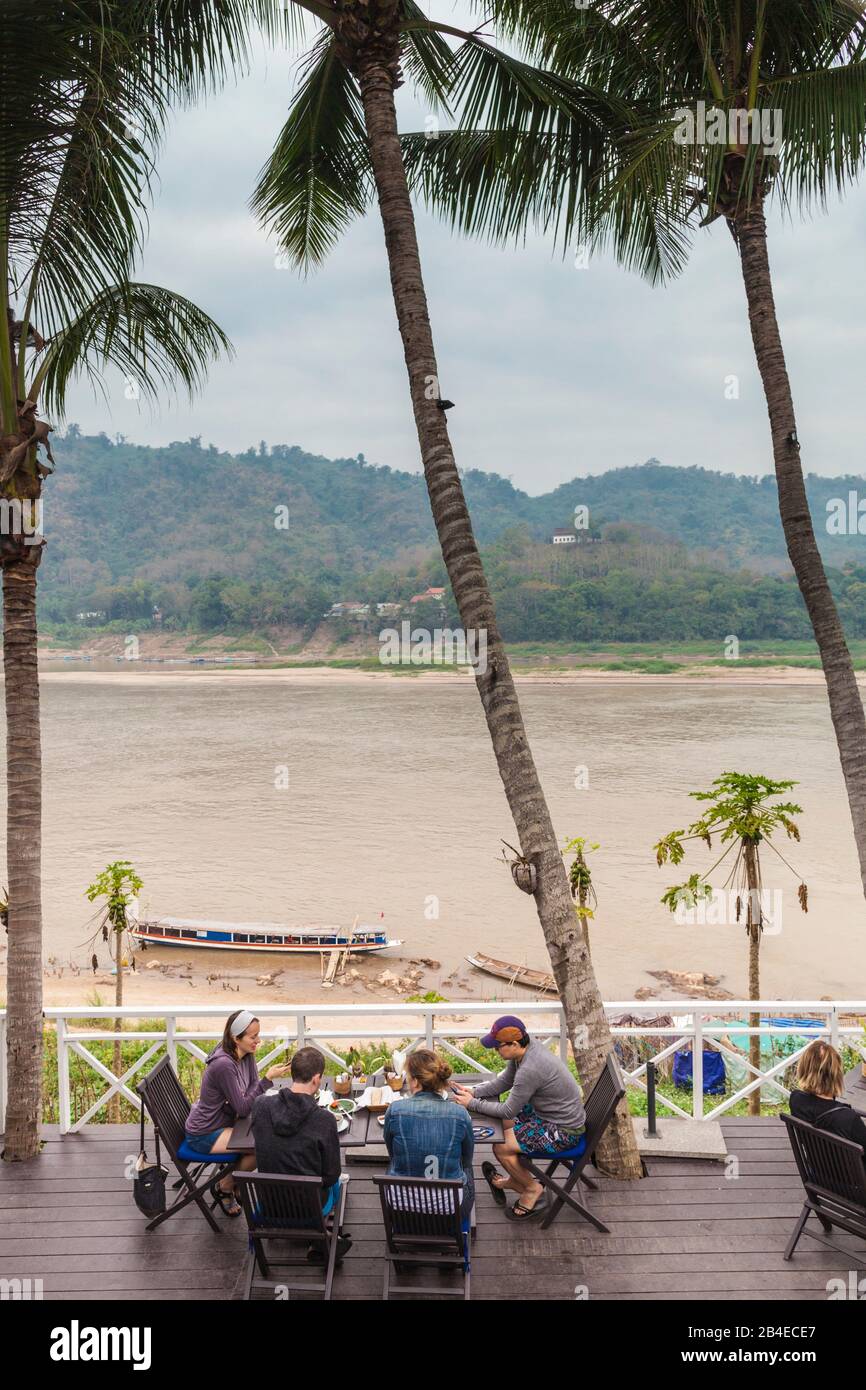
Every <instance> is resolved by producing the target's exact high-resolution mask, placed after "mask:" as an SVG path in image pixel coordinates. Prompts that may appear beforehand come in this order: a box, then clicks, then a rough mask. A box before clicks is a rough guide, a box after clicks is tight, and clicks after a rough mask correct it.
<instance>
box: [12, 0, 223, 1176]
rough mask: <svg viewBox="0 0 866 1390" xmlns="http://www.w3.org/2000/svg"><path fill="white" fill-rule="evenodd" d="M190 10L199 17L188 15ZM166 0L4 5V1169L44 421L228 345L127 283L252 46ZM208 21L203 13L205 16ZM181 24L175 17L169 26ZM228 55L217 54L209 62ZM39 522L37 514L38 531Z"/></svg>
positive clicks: (16, 1034)
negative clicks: (178, 171)
mask: <svg viewBox="0 0 866 1390" xmlns="http://www.w3.org/2000/svg"><path fill="white" fill-rule="evenodd" d="M178 5H179V7H180V11H190V6H189V5H188V4H186V3H185V0H183V3H181V0H178ZM173 8H174V9H177V8H178V7H177V6H173V5H172V4H171V3H164V2H163V0H160V2H159V3H157V0H148V3H145V0H125V3H124V0H44V3H40V6H39V13H38V22H34V13H33V6H32V5H31V4H30V3H29V0H7V3H6V4H4V8H3V19H2V24H0V276H2V284H3V287H4V290H3V296H4V301H5V305H6V309H5V314H4V318H5V322H6V327H5V328H0V512H2V526H0V565H2V569H3V659H4V667H5V704H6V730H7V734H6V739H7V743H6V746H7V789H8V795H7V803H8V809H7V843H6V854H7V862H8V877H9V902H8V934H9V952H8V963H7V995H8V1000H7V1050H8V1095H9V1100H8V1104H7V1111H6V1132H5V1149H4V1157H5V1158H7V1159H13V1160H21V1159H28V1158H32V1157H33V1156H34V1155H35V1154H36V1153H37V1152H38V1147H39V1120H40V1113H41V1102H42V913H41V889H40V872H41V838H40V837H41V741H40V726H39V682H38V676H37V666H36V641H37V632H36V573H37V569H38V565H39V561H40V558H41V552H42V547H43V545H44V540H43V538H42V535H41V526H40V525H39V522H40V512H39V509H40V508H41V499H42V489H43V485H44V482H45V480H46V479H47V478H48V477H49V476H50V473H51V472H52V468H53V460H52V458H51V451H50V445H49V434H50V430H51V428H52V427H51V425H50V424H49V423H48V419H47V418H45V415H44V414H41V413H42V412H45V413H47V415H48V416H49V417H53V418H57V417H58V416H60V415H62V413H63V408H64V402H65V398H66V392H67V388H68V385H69V383H70V382H71V381H72V380H73V379H74V378H75V377H77V376H78V375H85V376H88V377H90V378H91V379H93V380H94V381H97V382H100V381H101V380H102V373H103V372H104V371H105V370H106V369H117V368H119V369H120V370H121V372H123V373H124V374H125V375H127V376H128V377H130V378H132V379H133V380H134V381H135V383H136V385H137V387H138V390H139V394H140V396H141V397H143V398H145V399H146V398H150V399H151V400H153V401H156V400H158V399H159V396H160V394H161V393H162V392H163V391H165V390H166V389H167V388H169V387H170V386H171V385H172V384H173V383H176V382H180V383H181V384H182V385H183V386H185V387H186V388H187V389H188V390H189V391H190V392H192V391H193V390H194V389H195V388H196V387H197V386H198V385H199V383H200V381H201V380H202V377H203V373H204V370H205V368H206V365H207V363H208V362H209V361H210V360H211V359H212V358H214V357H215V356H217V355H218V354H219V353H221V352H223V351H225V350H227V349H228V347H229V344H228V340H227V339H226V337H225V335H224V334H223V333H222V331H221V330H220V329H219V328H218V327H217V325H216V324H215V323H214V322H213V321H212V320H211V319H210V318H209V317H208V316H207V315H206V314H205V313H203V311H202V310H200V309H198V308H197V307H196V306H195V305H194V304H191V303H190V302H189V301H188V300H186V299H184V298H182V297H181V296H179V295H175V294H172V293H171V292H170V291H169V290H166V289H162V288H161V287H159V286H156V285H149V284H142V283H137V282H135V281H134V280H133V278H132V274H133V270H134V263H135V256H136V251H137V248H138V245H139V242H140V238H141V233H142V219H143V215H144V211H145V208H146V195H147V187H148V180H149V176H150V172H151V160H150V155H149V150H150V149H151V148H152V147H153V144H154V142H155V140H156V138H157V136H158V134H159V129H160V125H161V121H162V119H163V117H164V115H165V113H166V110H167V103H168V99H169V97H170V96H171V95H173V94H175V93H180V92H186V93H190V92H192V91H194V90H196V89H197V87H198V86H199V85H200V84H201V83H202V82H203V81H204V80H205V74H206V73H207V72H208V71H209V70H210V71H213V70H216V69H218V68H219V65H220V64H221V63H222V62H223V58H222V57H220V56H219V44H218V43H217V40H219V43H221V44H222V45H223V50H222V51H223V52H224V53H227V54H229V55H230V54H231V53H232V52H235V51H238V50H239V48H240V46H241V40H240V34H241V29H240V19H239V15H240V13H241V9H246V8H247V7H246V6H244V7H239V6H236V5H234V4H227V5H223V6H221V7H218V8H219V12H220V13H219V17H218V18H211V19H210V20H209V22H208V23H207V24H203V25H202V26H201V27H199V28H195V27H194V26H190V27H189V28H181V27H178V26H177V25H176V24H173V22H172V20H173V16H172V13H171V11H172V9H173ZM208 8H209V7H205V6H202V9H203V10H204V9H208ZM174 17H175V18H176V16H174ZM215 45H216V48H215V47H214V46H215ZM34 512H35V515H34Z"/></svg>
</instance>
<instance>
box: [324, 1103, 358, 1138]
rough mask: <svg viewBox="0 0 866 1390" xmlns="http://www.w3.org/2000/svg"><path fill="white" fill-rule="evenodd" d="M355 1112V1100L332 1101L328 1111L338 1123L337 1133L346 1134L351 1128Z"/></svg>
mask: <svg viewBox="0 0 866 1390" xmlns="http://www.w3.org/2000/svg"><path fill="white" fill-rule="evenodd" d="M354 1110H355V1102H354V1101H353V1100H332V1101H331V1103H330V1104H329V1105H328V1111H329V1112H330V1114H332V1115H333V1117H334V1119H335V1120H336V1122H337V1133H338V1134H345V1132H346V1130H347V1129H348V1128H349V1124H350V1120H351V1115H352V1112H353V1111H354Z"/></svg>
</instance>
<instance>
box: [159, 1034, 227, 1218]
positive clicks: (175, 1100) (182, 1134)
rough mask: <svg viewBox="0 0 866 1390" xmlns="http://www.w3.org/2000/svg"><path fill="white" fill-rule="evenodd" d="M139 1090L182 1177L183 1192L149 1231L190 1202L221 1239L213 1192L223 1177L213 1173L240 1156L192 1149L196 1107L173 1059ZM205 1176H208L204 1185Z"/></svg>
mask: <svg viewBox="0 0 866 1390" xmlns="http://www.w3.org/2000/svg"><path fill="white" fill-rule="evenodd" d="M135 1089H136V1090H137V1091H138V1094H139V1095H140V1096H141V1103H142V1105H143V1106H144V1108H145V1110H146V1111H147V1113H148V1115H149V1116H150V1118H151V1120H152V1121H153V1127H154V1129H155V1130H156V1131H157V1132H158V1134H159V1137H160V1140H161V1141H162V1143H163V1144H165V1147H166V1149H167V1150H168V1153H169V1156H170V1158H171V1161H172V1163H173V1164H174V1166H175V1168H176V1169H177V1171H178V1173H179V1174H180V1177H179V1179H178V1181H177V1182H176V1183H175V1184H174V1186H175V1187H176V1188H181V1189H182V1190H181V1192H180V1193H179V1194H178V1196H177V1198H176V1199H175V1201H174V1202H173V1203H172V1205H171V1206H170V1207H168V1208H167V1209H166V1210H165V1211H163V1212H160V1214H159V1216H155V1217H154V1219H153V1220H152V1221H149V1222H148V1223H147V1226H146V1227H145V1230H148V1231H152V1230H154V1228H155V1227H157V1226H160V1225H161V1224H162V1222H163V1221H167V1220H168V1218H169V1217H170V1216H176V1215H177V1213H178V1212H179V1211H183V1209H184V1207H188V1206H189V1204H190V1202H195V1204H196V1206H197V1207H198V1208H199V1210H200V1212H201V1213H202V1216H203V1217H204V1218H205V1220H206V1221H207V1223H208V1225H209V1226H210V1227H211V1229H212V1230H214V1231H216V1232H217V1234H218V1235H220V1234H221V1233H222V1227H221V1226H219V1225H217V1222H216V1220H215V1219H214V1216H213V1210H214V1207H215V1206H216V1205H217V1200H218V1199H217V1198H216V1197H215V1196H214V1195H213V1188H214V1184H215V1183H216V1181H217V1177H218V1176H219V1174H217V1176H215V1175H214V1173H213V1172H212V1171H211V1170H212V1169H214V1168H218V1169H220V1170H224V1169H226V1168H227V1167H229V1166H230V1165H231V1164H234V1163H237V1161H238V1159H239V1158H240V1154H231V1153H224V1154H200V1153H197V1152H196V1150H195V1149H191V1148H190V1147H189V1145H188V1144H187V1142H186V1122H187V1118H188V1116H189V1112H190V1110H191V1109H192V1107H191V1105H190V1103H189V1101H188V1100H187V1097H186V1092H185V1091H184V1089H183V1087H182V1086H181V1084H180V1082H179V1081H178V1079H177V1076H176V1074H175V1071H174V1068H173V1066H172V1065H171V1059H170V1058H169V1057H163V1058H162V1059H161V1061H159V1062H157V1064H156V1066H155V1067H154V1068H153V1070H152V1071H150V1072H148V1074H147V1076H146V1077H144V1079H143V1080H142V1081H139V1083H138V1085H137V1086H136V1088H135ZM204 1173H207V1175H208V1176H207V1177H206V1178H205V1180H204V1181H201V1178H202V1174H204ZM206 1196H210V1197H211V1203H210V1208H208V1206H207V1204H206V1202H205V1197H206Z"/></svg>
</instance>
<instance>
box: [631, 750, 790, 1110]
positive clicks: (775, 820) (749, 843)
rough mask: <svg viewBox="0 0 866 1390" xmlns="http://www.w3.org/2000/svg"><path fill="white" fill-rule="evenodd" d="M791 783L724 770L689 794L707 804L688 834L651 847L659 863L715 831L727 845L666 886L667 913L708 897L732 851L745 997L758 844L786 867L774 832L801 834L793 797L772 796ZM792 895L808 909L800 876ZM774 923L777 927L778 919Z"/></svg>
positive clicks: (755, 930) (758, 902)
mask: <svg viewBox="0 0 866 1390" xmlns="http://www.w3.org/2000/svg"><path fill="white" fill-rule="evenodd" d="M796 785H797V784H796V782H776V781H773V780H772V779H771V778H769V777H761V776H760V775H758V774H756V773H751V772H723V773H722V775H721V777H716V778H715V780H714V782H713V785H712V789H711V790H710V791H706V792H691V793H690V795H691V796H693V797H694V798H695V800H696V801H706V802H709V805H708V806H707V808H706V810H705V811H704V813H703V815H702V816H700V817H699V819H698V820H696V821H695V822H694V824H693V825H691V826H689V833H688V835H687V834H686V832H685V831H684V830H672V831H671V832H670V834H668V835H665V836H664V837H663V838H662V839H661V840H659V842H658V844H657V845H656V846H655V855H656V863H657V864H658V865H659V866H661V865H662V864H668V863H670V864H680V863H682V860H683V858H684V856H685V842H686V841H688V840H700V841H702V843H703V844H705V845H706V846H707V848H708V849H711V848H712V844H713V835H718V837H719V841H720V843H721V844H722V845H726V846H727V848H726V849H725V851H724V853H723V854H722V855H721V857H720V858H719V859H718V860H717V861H716V863H715V864H714V865H713V867H712V869H710V870H709V871H708V872H707V873H706V874H700V873H694V874H691V875H690V877H689V878H688V879H687V880H686V882H685V883H679V884H674V885H672V887H670V888H668V889H666V891H665V893H664V895H663V897H662V902H663V903H664V905H665V907H667V908H669V909H670V911H671V912H676V911H677V909H678V908H683V907H685V908H686V909H687V910H688V911H691V910H692V909H694V908H695V907H696V906H697V904H698V903H699V902H700V901H701V900H702V899H705V898H711V897H712V895H713V889H712V887H711V885H710V882H709V875H710V874H711V873H714V872H715V870H716V869H717V868H718V867H719V865H720V864H722V863H724V861H725V860H727V859H728V857H729V856H730V855H731V854H732V853H733V859H732V860H731V861H730V863H729V864H728V866H727V868H728V875H727V879H726V880H725V887H726V888H729V889H732V890H733V892H734V894H735V902H736V912H735V915H736V920H737V921H738V922H740V921H742V922H743V925H744V927H745V931H746V937H747V939H748V942H749V998H750V999H760V997H761V972H760V959H761V957H760V952H761V938H762V936H763V933H764V900H763V894H764V883H763V875H762V869H761V849H762V846H763V848H764V849H765V850H768V849H769V850H772V851H773V853H774V854H775V855H776V856H777V857H778V858H779V859H781V860H782V863H783V864H784V865H785V867H786V868H789V869H790V867H791V866H790V865H789V864H788V862H787V860H785V859H784V858H783V857H782V855H781V854H780V853H779V851H778V850H777V849H776V846H775V845H774V844H773V836H774V834H776V833H777V832H778V831H780V830H784V832H785V834H786V835H787V837H788V839H789V840H799V838H800V831H799V829H798V827H797V823H796V821H795V820H794V816H798V815H800V813H801V812H802V809H803V808H802V806H798V805H797V804H796V802H793V801H779V800H777V798H778V797H780V796H782V795H783V794H784V793H785V792H789V791H790V790H791V788H792V787H795V786H796ZM765 857H766V856H765ZM792 872H793V871H792ZM797 898H798V901H799V904H800V907H801V909H802V910H803V912H807V911H808V901H809V898H808V891H807V888H806V885H805V883H803V882H802V880H801V881H800V882H799V884H798V886H797ZM778 925H779V926H781V923H779V924H778ZM760 1023H761V1019H760V1015H759V1014H750V1015H749V1027H750V1028H758V1027H760ZM749 1062H750V1064H751V1067H752V1070H753V1072H754V1073H755V1075H757V1074H758V1073H759V1070H760V1064H761V1038H760V1035H759V1034H758V1033H753V1034H752V1035H751V1036H750V1038H749ZM749 1112H750V1114H752V1115H760V1113H761V1092H760V1087H756V1089H755V1090H753V1091H750V1092H749Z"/></svg>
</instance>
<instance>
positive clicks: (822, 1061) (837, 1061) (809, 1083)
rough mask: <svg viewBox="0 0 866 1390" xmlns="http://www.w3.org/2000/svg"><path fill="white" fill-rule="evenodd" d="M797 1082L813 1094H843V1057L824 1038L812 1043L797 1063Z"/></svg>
mask: <svg viewBox="0 0 866 1390" xmlns="http://www.w3.org/2000/svg"><path fill="white" fill-rule="evenodd" d="M797 1082H798V1084H799V1086H800V1087H801V1089H802V1090H804V1091H810V1092H811V1093H812V1095H821V1096H841V1094H842V1092H843V1091H844V1089H845V1073H844V1072H843V1070H842V1058H841V1057H840V1056H839V1053H838V1052H837V1051H836V1049H835V1047H831V1045H830V1043H828V1042H824V1040H823V1039H822V1038H816V1039H815V1041H814V1042H812V1043H810V1044H809V1046H808V1047H807V1048H806V1051H805V1052H804V1053H803V1055H802V1057H801V1058H800V1061H799V1063H798V1065H797Z"/></svg>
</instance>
